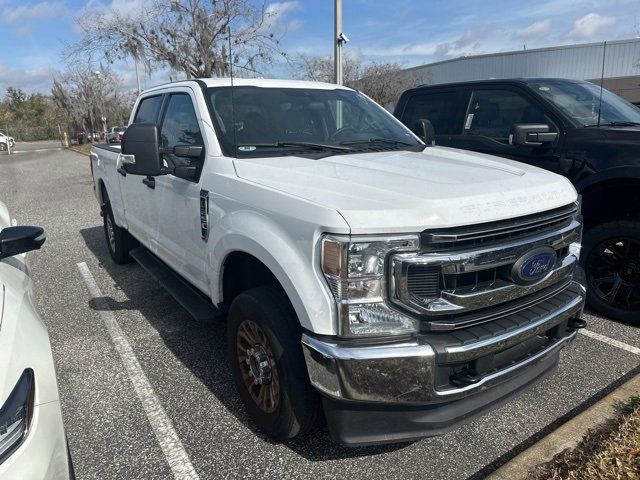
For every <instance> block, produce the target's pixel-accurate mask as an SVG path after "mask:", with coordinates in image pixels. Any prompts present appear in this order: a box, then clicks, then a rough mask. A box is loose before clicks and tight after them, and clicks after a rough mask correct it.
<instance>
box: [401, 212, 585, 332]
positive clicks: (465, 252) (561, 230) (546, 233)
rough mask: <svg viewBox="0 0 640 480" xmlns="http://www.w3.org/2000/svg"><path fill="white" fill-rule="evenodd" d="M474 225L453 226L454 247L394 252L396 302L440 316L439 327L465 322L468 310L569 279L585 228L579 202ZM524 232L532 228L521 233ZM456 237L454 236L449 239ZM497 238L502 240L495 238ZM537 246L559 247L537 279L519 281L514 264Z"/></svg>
mask: <svg viewBox="0 0 640 480" xmlns="http://www.w3.org/2000/svg"><path fill="white" fill-rule="evenodd" d="M545 222H546V223H545ZM494 227H495V225H494ZM476 228H477V230H476V232H475V233H474V232H471V231H469V230H468V229H467V231H466V232H464V234H462V233H460V231H459V229H455V230H456V231H455V232H454V233H453V234H451V235H450V236H449V237H447V238H448V239H449V240H450V241H452V242H453V245H454V247H452V248H450V249H447V250H446V251H442V250H440V249H433V248H430V247H423V248H422V251H421V252H418V253H397V254H395V255H392V256H391V278H390V281H389V287H390V298H391V300H392V302H393V303H395V304H396V305H398V306H400V307H402V308H404V309H405V310H409V311H410V312H412V313H414V314H418V315H421V316H422V317H424V318H425V321H427V322H428V321H434V322H435V321H436V320H435V319H436V318H438V321H439V322H441V324H442V325H441V327H440V328H443V327H444V329H446V328H447V327H446V325H448V326H449V327H451V326H452V325H454V324H456V323H457V319H459V320H460V323H461V324H467V325H469V324H470V323H471V324H473V323H474V320H473V319H472V318H470V317H469V315H473V314H474V312H481V311H487V310H492V309H493V310H495V309H496V308H499V306H500V305H503V304H507V303H509V302H514V301H519V300H520V299H525V298H526V297H529V296H531V295H533V294H535V293H536V292H540V291H542V290H545V289H548V288H550V287H553V286H554V285H560V284H562V283H566V282H567V281H568V280H570V278H571V275H572V273H573V270H574V268H575V266H576V264H577V258H576V257H575V256H574V255H570V254H569V245H570V244H572V243H574V242H579V241H580V236H581V232H582V224H581V222H580V217H579V208H578V206H577V204H576V205H573V204H572V205H570V206H567V207H565V208H562V209H555V210H553V211H549V212H545V213H542V214H540V215H538V216H536V217H535V218H534V216H528V217H525V218H524V220H523V222H522V225H517V224H515V223H514V222H511V224H510V226H509V229H507V228H506V227H505V226H504V224H501V226H499V227H496V228H492V229H487V228H486V225H485V226H480V227H476ZM487 232H491V233H490V234H487ZM496 232H498V233H496ZM522 232H528V233H527V234H526V235H524V236H523V235H522ZM485 234H487V235H485ZM439 235H440V237H438V238H434V240H435V241H436V243H437V241H439V240H442V239H444V238H445V236H444V233H441V234H439ZM500 236H501V237H500ZM453 237H455V240H451V239H452V238H453ZM498 237H500V238H501V241H499V242H496V241H495V239H496V238H498ZM483 238H484V239H487V240H486V243H485V241H484V240H482V241H481V243H479V244H477V243H473V244H474V245H475V246H474V247H473V248H470V247H469V245H470V243H469V242H476V241H478V240H479V239H483ZM445 243H446V242H444V243H440V244H439V246H442V245H444V244H445ZM538 247H551V248H553V249H554V250H555V251H556V255H557V261H556V264H555V266H554V267H553V269H552V270H551V271H550V273H549V274H548V275H547V276H546V277H545V278H543V279H541V280H540V281H538V282H536V283H533V284H527V285H523V284H518V283H515V282H514V281H513V280H512V279H511V275H510V273H511V269H512V266H513V265H514V263H515V262H516V261H518V260H519V259H520V258H521V257H522V256H523V255H525V254H526V253H527V252H529V251H531V250H533V249H535V248H538ZM483 316H486V315H484V314H483ZM429 318H431V320H429ZM445 319H446V321H444V320H445ZM478 320H479V321H480V322H481V321H482V320H480V319H479V318H478Z"/></svg>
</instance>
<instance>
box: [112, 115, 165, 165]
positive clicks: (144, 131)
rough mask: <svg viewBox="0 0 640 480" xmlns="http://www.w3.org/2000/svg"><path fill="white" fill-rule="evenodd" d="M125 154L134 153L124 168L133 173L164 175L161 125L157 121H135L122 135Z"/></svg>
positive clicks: (123, 152)
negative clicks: (161, 153)
mask: <svg viewBox="0 0 640 480" xmlns="http://www.w3.org/2000/svg"><path fill="white" fill-rule="evenodd" d="M121 151H122V154H123V155H132V156H133V157H129V161H127V162H126V163H125V162H123V163H122V168H124V169H125V171H126V172H127V173H130V174H131V175H146V176H148V177H155V176H157V175H162V173H163V172H162V166H163V163H162V156H161V155H160V127H158V125H156V124H155V123H134V124H132V125H130V126H129V128H127V130H126V131H125V132H124V135H123V136H122V147H121Z"/></svg>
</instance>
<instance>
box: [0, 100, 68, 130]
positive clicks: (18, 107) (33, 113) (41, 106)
mask: <svg viewBox="0 0 640 480" xmlns="http://www.w3.org/2000/svg"><path fill="white" fill-rule="evenodd" d="M62 121H63V116H62V115H61V112H60V110H59V109H58V108H57V107H56V105H55V104H54V102H53V100H52V98H51V97H49V96H47V95H43V94H41V93H32V94H26V93H25V92H24V91H22V90H21V89H20V88H16V87H8V88H7V91H6V94H5V97H4V99H3V100H1V101H0V128H1V129H2V130H4V129H5V128H8V129H10V133H11V135H12V136H13V137H15V138H16V139H18V140H44V139H48V138H56V137H57V132H58V125H59V124H60V123H61V122H62Z"/></svg>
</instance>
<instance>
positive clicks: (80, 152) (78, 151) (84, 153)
mask: <svg viewBox="0 0 640 480" xmlns="http://www.w3.org/2000/svg"><path fill="white" fill-rule="evenodd" d="M66 148H67V150H71V151H72V152H76V153H79V154H80V155H84V156H85V157H88V156H89V154H88V153H86V152H83V151H80V150H76V149H75V148H73V147H66Z"/></svg>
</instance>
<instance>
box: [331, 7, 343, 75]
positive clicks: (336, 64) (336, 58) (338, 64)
mask: <svg viewBox="0 0 640 480" xmlns="http://www.w3.org/2000/svg"><path fill="white" fill-rule="evenodd" d="M333 19H334V22H333V25H334V29H333V79H334V81H335V83H336V84H337V85H342V43H343V40H342V38H341V37H342V36H343V33H342V0H335V5H334V15H333Z"/></svg>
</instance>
